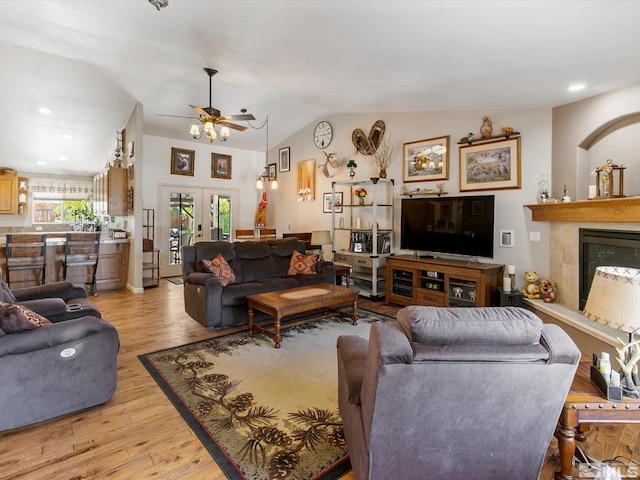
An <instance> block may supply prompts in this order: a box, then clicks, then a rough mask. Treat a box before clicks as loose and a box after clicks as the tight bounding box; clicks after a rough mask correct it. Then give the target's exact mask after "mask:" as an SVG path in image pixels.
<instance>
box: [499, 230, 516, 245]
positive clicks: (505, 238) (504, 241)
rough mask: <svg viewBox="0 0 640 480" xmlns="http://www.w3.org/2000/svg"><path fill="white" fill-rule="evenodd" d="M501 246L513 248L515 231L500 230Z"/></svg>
mask: <svg viewBox="0 0 640 480" xmlns="http://www.w3.org/2000/svg"><path fill="white" fill-rule="evenodd" d="M500 246H501V247H513V230H500Z"/></svg>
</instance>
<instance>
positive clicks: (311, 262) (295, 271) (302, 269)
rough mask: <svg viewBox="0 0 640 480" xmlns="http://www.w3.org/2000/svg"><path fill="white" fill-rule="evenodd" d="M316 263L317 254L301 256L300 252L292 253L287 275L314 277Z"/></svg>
mask: <svg viewBox="0 0 640 480" xmlns="http://www.w3.org/2000/svg"><path fill="white" fill-rule="evenodd" d="M317 263H318V254H316V253H313V254H311V255H303V254H302V253H300V252H297V251H295V250H294V251H293V254H292V255H291V262H290V263H289V271H288V272H287V275H315V274H316V273H317V272H316V264H317Z"/></svg>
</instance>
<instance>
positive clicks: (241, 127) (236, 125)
mask: <svg viewBox="0 0 640 480" xmlns="http://www.w3.org/2000/svg"><path fill="white" fill-rule="evenodd" d="M218 123H219V124H220V125H224V126H225V127H229V128H233V129H234V130H240V131H241V132H244V131H245V130H246V129H247V127H245V126H244V125H238V124H235V123H229V122H227V121H226V120H220V121H218Z"/></svg>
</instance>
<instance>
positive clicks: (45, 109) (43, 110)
mask: <svg viewBox="0 0 640 480" xmlns="http://www.w3.org/2000/svg"><path fill="white" fill-rule="evenodd" d="M38 111H39V112H40V113H51V112H53V110H51V109H50V108H49V107H40V108H39V109H38Z"/></svg>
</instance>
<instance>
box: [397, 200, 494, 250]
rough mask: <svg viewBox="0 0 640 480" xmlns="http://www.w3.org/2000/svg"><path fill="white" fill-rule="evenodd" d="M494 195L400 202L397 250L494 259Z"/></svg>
mask: <svg viewBox="0 0 640 480" xmlns="http://www.w3.org/2000/svg"><path fill="white" fill-rule="evenodd" d="M494 203H495V196H494V195H472V196H465V197H448V196H443V197H417V198H403V199H402V210H401V214H400V217H401V218H400V248H402V249H403V250H414V251H416V252H425V253H428V254H438V253H446V254H453V255H466V256H469V257H488V258H491V257H493V223H494V218H493V217H494Z"/></svg>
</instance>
